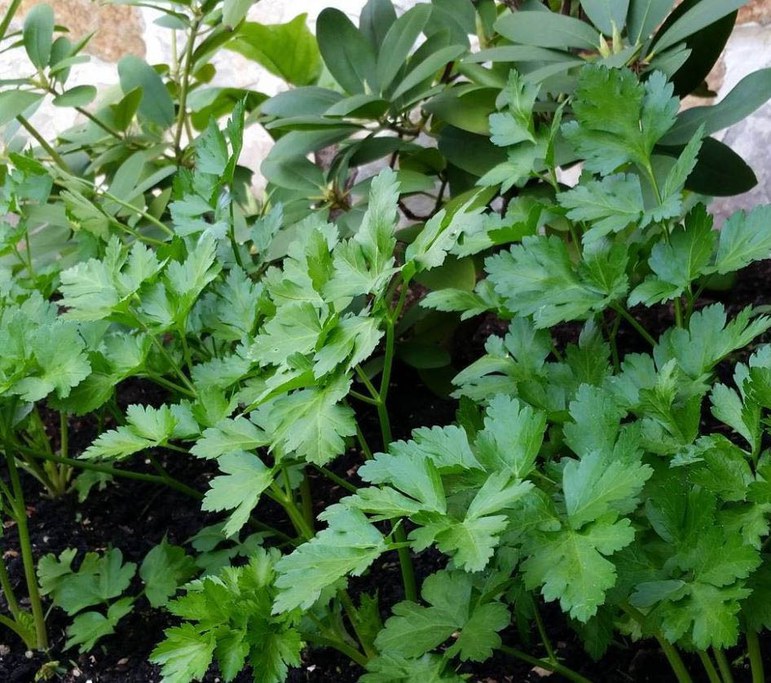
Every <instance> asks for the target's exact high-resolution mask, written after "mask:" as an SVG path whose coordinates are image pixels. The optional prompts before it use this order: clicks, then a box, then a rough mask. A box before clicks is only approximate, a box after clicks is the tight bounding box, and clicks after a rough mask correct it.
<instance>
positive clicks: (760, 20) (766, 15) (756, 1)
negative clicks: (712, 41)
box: [737, 0, 771, 24]
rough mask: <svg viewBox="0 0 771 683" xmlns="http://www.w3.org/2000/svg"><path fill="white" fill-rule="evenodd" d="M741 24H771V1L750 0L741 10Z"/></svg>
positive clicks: (739, 19) (739, 20)
mask: <svg viewBox="0 0 771 683" xmlns="http://www.w3.org/2000/svg"><path fill="white" fill-rule="evenodd" d="M737 21H738V23H740V24H747V23H750V22H754V23H757V24H771V0H750V2H748V3H747V4H746V5H745V6H744V7H742V8H741V9H740V10H739V17H738V19H737Z"/></svg>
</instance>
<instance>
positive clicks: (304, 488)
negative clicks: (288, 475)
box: [300, 471, 315, 533]
mask: <svg viewBox="0 0 771 683" xmlns="http://www.w3.org/2000/svg"><path fill="white" fill-rule="evenodd" d="M300 501H301V503H302V513H303V516H304V517H305V521H306V522H308V526H309V527H310V528H311V529H312V530H313V523H314V521H315V517H314V515H313V493H312V492H311V480H310V479H308V472H307V471H306V472H303V480H302V481H301V482H300ZM314 533H315V530H314Z"/></svg>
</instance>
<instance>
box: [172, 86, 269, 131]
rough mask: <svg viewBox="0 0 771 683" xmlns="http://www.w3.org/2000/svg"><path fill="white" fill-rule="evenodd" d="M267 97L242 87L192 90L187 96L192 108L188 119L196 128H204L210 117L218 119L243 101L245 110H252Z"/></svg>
mask: <svg viewBox="0 0 771 683" xmlns="http://www.w3.org/2000/svg"><path fill="white" fill-rule="evenodd" d="M266 99H267V95H265V94H263V93H261V92H257V91H256V90H245V89H243V88H207V89H206V90H194V91H193V92H192V93H190V96H189V97H188V100H187V102H188V105H189V106H190V108H191V109H192V110H193V113H192V114H191V116H190V121H191V123H192V124H193V128H195V129H196V130H204V129H205V128H206V126H208V125H209V121H210V120H211V119H215V120H219V119H221V118H222V117H224V116H227V115H228V114H230V112H232V111H233V108H234V107H235V106H236V105H237V104H238V103H239V102H244V105H245V109H246V111H247V112H250V111H254V110H255V109H257V108H258V107H259V106H260V104H262V103H263V102H264V101H265V100H266Z"/></svg>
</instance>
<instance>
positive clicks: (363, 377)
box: [356, 365, 380, 405]
mask: <svg viewBox="0 0 771 683" xmlns="http://www.w3.org/2000/svg"><path fill="white" fill-rule="evenodd" d="M356 374H357V375H358V376H359V379H360V380H361V383H362V384H363V385H364V386H365V387H366V388H367V391H369V393H370V395H371V396H372V405H377V404H378V403H380V394H379V393H378V391H377V389H375V385H374V384H372V382H371V381H370V379H369V377H367V373H366V372H364V370H362V368H361V366H360V365H357V366H356Z"/></svg>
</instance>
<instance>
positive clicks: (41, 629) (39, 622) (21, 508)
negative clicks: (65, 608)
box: [5, 453, 48, 650]
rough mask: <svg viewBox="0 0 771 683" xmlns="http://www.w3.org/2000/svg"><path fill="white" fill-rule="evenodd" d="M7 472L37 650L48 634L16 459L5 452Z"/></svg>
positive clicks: (42, 647) (44, 644)
mask: <svg viewBox="0 0 771 683" xmlns="http://www.w3.org/2000/svg"><path fill="white" fill-rule="evenodd" d="M5 459H6V462H7V463H8V474H9V476H10V479H11V486H12V488H13V501H12V504H13V507H14V508H15V514H14V517H15V518H16V530H17V532H18V534H19V548H20V550H21V559H22V564H23V565H24V578H25V580H26V582H27V594H28V596H29V601H30V606H31V608H32V618H33V619H34V622H35V641H36V642H35V646H36V648H37V649H38V650H47V649H48V634H47V633H46V619H45V613H44V612H43V603H42V602H41V601H40V591H39V590H38V586H37V576H36V575H35V558H34V557H33V556H32V541H31V539H30V535H29V527H28V526H27V508H26V505H25V503H24V490H23V489H22V487H21V479H19V471H18V469H16V459H15V458H14V457H13V456H12V455H10V454H9V453H6V458H5Z"/></svg>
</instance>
